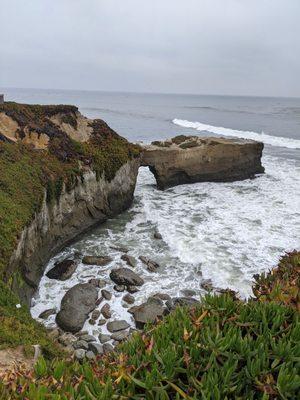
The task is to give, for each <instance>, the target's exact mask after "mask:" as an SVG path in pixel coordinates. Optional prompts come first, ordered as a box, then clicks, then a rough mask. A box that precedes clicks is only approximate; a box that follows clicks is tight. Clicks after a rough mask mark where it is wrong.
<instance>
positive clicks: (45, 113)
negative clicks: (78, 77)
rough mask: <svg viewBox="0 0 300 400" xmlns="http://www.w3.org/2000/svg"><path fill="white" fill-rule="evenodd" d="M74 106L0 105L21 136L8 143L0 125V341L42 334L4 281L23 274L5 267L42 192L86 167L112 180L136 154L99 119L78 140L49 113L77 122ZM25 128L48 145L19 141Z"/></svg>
mask: <svg viewBox="0 0 300 400" xmlns="http://www.w3.org/2000/svg"><path fill="white" fill-rule="evenodd" d="M77 112H78V110H77V108H76V107H73V106H62V105H59V106H39V105H24V104H17V103H4V104H1V105H0V113H5V114H6V115H7V116H9V117H10V118H12V119H13V120H14V121H15V122H17V124H18V126H19V128H18V132H17V134H18V137H19V139H20V141H18V142H17V143H13V142H11V141H10V140H8V139H6V138H5V137H4V135H1V129H0V285H1V286H0V326H1V329H0V331H1V332H0V347H3V346H8V345H18V344H19V343H21V342H23V343H27V342H28V343H32V344H35V343H36V339H37V337H39V336H40V335H42V336H43V335H44V333H43V330H42V328H41V327H40V328H39V327H38V324H36V323H35V322H34V321H33V320H32V319H31V317H30V314H29V312H28V310H27V309H26V307H22V309H20V310H18V311H17V310H16V307H15V305H16V303H19V301H18V299H17V298H15V296H14V295H13V294H12V293H10V292H9V287H10V286H11V281H12V278H13V277H14V278H16V277H17V279H18V280H19V281H21V280H22V271H16V270H14V269H13V268H11V269H10V268H9V261H10V258H11V255H12V253H13V251H14V250H15V249H16V245H17V243H18V240H19V239H20V235H21V232H22V230H23V229H24V228H25V227H26V226H28V225H29V224H30V222H31V221H32V219H33V217H34V215H35V213H36V212H38V211H39V210H40V208H41V205H42V202H43V199H44V196H45V193H46V200H47V201H48V202H53V201H57V200H58V198H59V196H60V193H61V191H62V189H63V186H64V185H65V187H66V189H67V190H70V189H71V188H72V187H74V186H75V185H76V183H77V182H78V180H81V179H82V174H83V172H84V171H85V170H87V169H92V170H93V171H95V172H96V174H97V177H98V178H100V177H101V176H104V177H105V178H106V179H107V180H111V179H113V178H114V176H115V174H116V172H117V171H118V169H119V168H120V167H121V166H122V165H123V164H125V163H126V162H127V161H128V160H130V159H132V158H134V157H137V156H138V155H139V151H140V150H139V147H138V146H135V145H133V144H131V143H129V142H128V141H127V140H126V139H124V138H122V137H120V136H119V135H118V134H117V133H115V132H114V131H113V130H112V129H110V128H109V127H108V125H107V124H106V123H105V122H103V121H101V120H94V121H92V122H90V128H91V136H90V139H89V140H88V141H87V142H86V143H81V142H77V141H75V140H74V139H71V138H70V137H69V136H68V135H67V134H66V133H65V132H64V131H62V130H61V129H60V127H59V126H58V125H56V124H54V123H53V122H52V121H51V120H50V119H49V118H50V117H52V116H54V115H56V114H59V115H60V116H61V118H62V119H63V122H64V123H68V124H69V125H71V126H73V127H74V128H76V127H77V119H76V115H77ZM28 131H29V132H30V131H34V132H37V133H38V134H46V135H47V136H48V137H49V143H48V148H47V149H44V150H37V149H35V148H34V147H33V146H32V145H26V144H23V143H22V138H23V137H24V135H25V132H28ZM1 138H2V141H1ZM2 282H5V284H6V286H5V285H4V284H3V283H2ZM8 299H9V300H8ZM10 305H11V306H12V307H10ZM19 328H20V329H19ZM34 332H36V335H35V334H34ZM43 337H44V336H43ZM45 340H46V339H45ZM46 341H47V340H46Z"/></svg>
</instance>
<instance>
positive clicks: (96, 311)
mask: <svg viewBox="0 0 300 400" xmlns="http://www.w3.org/2000/svg"><path fill="white" fill-rule="evenodd" d="M99 317H100V310H94V311H93V312H92V315H91V318H92V319H94V320H96V319H98V318H99Z"/></svg>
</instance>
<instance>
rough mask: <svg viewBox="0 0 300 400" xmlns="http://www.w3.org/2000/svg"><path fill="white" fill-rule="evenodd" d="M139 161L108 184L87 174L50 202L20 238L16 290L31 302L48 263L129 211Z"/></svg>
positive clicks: (13, 266)
mask: <svg viewBox="0 0 300 400" xmlns="http://www.w3.org/2000/svg"><path fill="white" fill-rule="evenodd" d="M138 168H139V160H138V159H135V160H131V161H129V162H127V163H126V164H124V165H123V166H122V167H121V168H120V169H119V171H118V172H117V173H116V176H115V178H114V179H113V180H112V181H110V182H108V181H107V180H106V179H105V178H104V177H102V178H100V179H98V180H97V178H96V174H95V172H93V171H89V172H86V173H85V174H84V175H83V178H82V182H80V183H78V184H77V185H76V186H75V188H74V189H73V190H71V191H67V190H66V188H64V189H63V191H62V193H61V195H60V197H59V199H58V200H57V201H55V202H54V203H52V204H49V203H47V202H46V193H45V198H44V201H43V205H42V208H41V211H40V212H38V213H37V214H36V215H35V217H34V219H33V221H32V222H31V224H30V225H29V226H28V227H26V228H25V229H24V230H23V231H22V234H21V236H20V240H19V242H18V245H17V248H16V250H15V252H14V253H13V255H12V257H11V259H10V263H9V269H10V270H11V273H13V271H16V270H18V271H21V274H22V278H23V279H22V280H20V281H19V280H18V278H17V275H16V277H15V278H14V282H13V289H14V291H16V292H17V293H18V294H19V296H20V298H21V300H22V301H24V302H26V303H28V304H29V302H30V299H31V297H32V295H33V293H34V291H35V290H36V288H37V285H38V283H39V280H40V278H41V276H42V274H43V272H44V266H45V264H46V263H47V261H48V260H49V259H50V257H51V256H53V255H54V254H55V253H56V252H58V251H59V250H60V249H61V248H62V247H63V246H65V245H66V244H67V242H69V241H70V240H73V239H74V238H75V237H76V236H77V235H79V234H81V233H83V232H84V231H85V230H87V229H89V228H91V227H92V226H93V225H95V224H98V223H101V222H103V221H105V220H106V219H107V218H110V217H113V216H115V215H117V214H118V213H120V212H122V211H124V210H126V209H127V208H128V207H129V206H130V205H131V202H132V200H133V193H134V189H135V185H136V177H137V173H138Z"/></svg>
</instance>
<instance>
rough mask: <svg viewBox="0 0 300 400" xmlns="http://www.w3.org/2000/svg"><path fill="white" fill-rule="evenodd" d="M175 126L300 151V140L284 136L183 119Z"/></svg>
mask: <svg viewBox="0 0 300 400" xmlns="http://www.w3.org/2000/svg"><path fill="white" fill-rule="evenodd" d="M172 122H173V124H175V125H179V126H182V127H184V128H192V129H196V130H197V131H200V132H203V131H206V132H211V133H214V134H216V135H222V136H232V137H238V138H242V139H252V140H257V141H259V142H263V143H265V144H269V145H271V146H277V147H286V148H288V149H300V140H297V139H292V138H285V137H282V136H272V135H267V134H266V133H264V132H262V133H258V132H252V131H240V130H237V129H230V128H223V127H219V126H213V125H206V124H202V123H201V122H191V121H187V120H183V119H176V118H175V119H173V121H172Z"/></svg>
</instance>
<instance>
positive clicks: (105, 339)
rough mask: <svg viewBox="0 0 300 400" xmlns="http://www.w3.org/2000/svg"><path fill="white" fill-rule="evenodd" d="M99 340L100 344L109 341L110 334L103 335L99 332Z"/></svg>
mask: <svg viewBox="0 0 300 400" xmlns="http://www.w3.org/2000/svg"><path fill="white" fill-rule="evenodd" d="M99 340H100V343H102V344H104V343H106V342H109V341H110V335H104V334H103V333H100V335H99Z"/></svg>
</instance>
